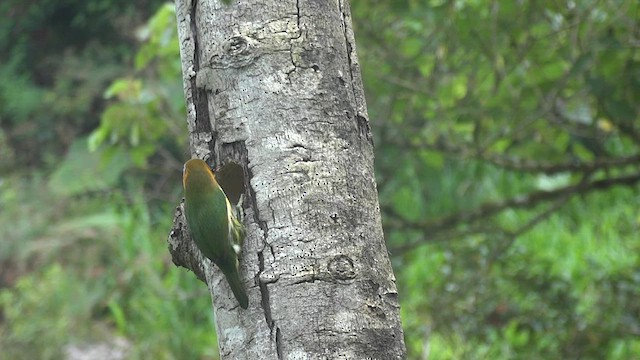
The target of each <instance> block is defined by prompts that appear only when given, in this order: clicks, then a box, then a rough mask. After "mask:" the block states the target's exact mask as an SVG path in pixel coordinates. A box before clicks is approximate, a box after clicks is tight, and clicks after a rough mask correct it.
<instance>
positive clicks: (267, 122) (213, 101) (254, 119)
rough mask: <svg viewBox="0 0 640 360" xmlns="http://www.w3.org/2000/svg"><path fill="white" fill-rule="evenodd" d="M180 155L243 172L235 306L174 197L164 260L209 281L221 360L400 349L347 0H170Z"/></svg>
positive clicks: (388, 353)
mask: <svg viewBox="0 0 640 360" xmlns="http://www.w3.org/2000/svg"><path fill="white" fill-rule="evenodd" d="M176 10H177V17H178V29H179V36H180V48H181V57H182V69H183V78H184V87H185V96H186V102H187V112H188V114H187V121H188V124H189V132H190V141H191V153H192V155H193V157H199V158H203V159H206V160H207V161H208V162H209V164H210V165H216V166H219V165H220V164H223V163H225V162H226V161H229V160H233V161H235V162H237V163H239V164H241V165H242V166H243V167H244V169H245V182H246V189H247V191H246V193H245V196H244V202H243V208H244V212H245V218H244V222H245V224H246V225H247V239H246V240H245V242H244V246H243V251H242V259H241V276H242V278H243V280H244V283H245V286H246V288H247V292H248V294H249V309H248V310H246V311H245V310H242V309H241V308H240V307H239V306H238V304H237V302H236V300H235V298H234V297H233V295H232V294H231V291H230V290H229V287H228V285H227V283H226V282H225V281H224V277H223V276H222V274H221V273H220V271H219V270H218V269H217V268H215V267H214V266H211V263H210V262H209V261H206V262H204V263H203V262H202V258H201V256H200V254H199V252H198V251H197V250H196V248H195V245H194V244H193V243H192V241H191V240H190V238H189V236H188V231H186V225H185V224H186V223H185V221H184V218H183V215H182V206H179V207H178V209H177V210H176V218H175V221H174V228H173V230H172V232H171V235H170V237H169V242H170V251H171V253H172V256H173V259H174V262H175V263H176V264H177V265H180V266H184V267H187V268H189V269H190V270H192V271H194V272H195V273H196V275H197V276H198V277H200V278H201V279H203V280H206V282H207V284H208V286H209V288H210V289H211V293H212V299H213V304H214V310H215V313H216V326H217V334H218V343H219V348H220V355H221V357H222V359H400V358H404V357H405V347H404V340H403V333H402V328H401V323H400V315H399V305H398V296H397V290H396V285H395V278H394V276H393V272H392V269H391V264H390V262H389V258H388V256H387V250H386V248H385V244H384V237H383V233H382V225H381V221H380V209H379V205H378V197H377V190H376V184H375V178H374V170H373V144H372V139H371V132H370V129H369V122H368V115H367V112H366V104H365V99H364V93H363V88H362V81H361V78H360V69H359V65H358V60H357V57H356V52H355V40H354V37H353V30H352V27H351V14H350V10H349V5H348V2H347V1H346V0H333V1H320V0H316V1H302V0H298V1H290V0H265V1H263V2H254V1H251V2H250V1H237V0H234V1H233V3H232V4H230V5H226V6H225V5H223V4H222V3H221V2H219V1H211V0H209V1H198V0H192V1H188V0H176Z"/></svg>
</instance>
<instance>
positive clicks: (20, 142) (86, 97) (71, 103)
mask: <svg viewBox="0 0 640 360" xmlns="http://www.w3.org/2000/svg"><path fill="white" fill-rule="evenodd" d="M159 3H160V1H158V0H145V1H138V2H130V1H123V0H100V1H81V0H63V1H59V0H27V1H22V0H4V1H2V2H1V3H0V13H2V14H7V15H8V16H4V17H3V21H2V23H1V24H0V77H1V78H2V79H3V81H2V82H0V127H2V128H3V130H4V131H5V132H6V133H7V136H8V139H9V140H10V142H9V143H10V146H11V147H12V149H14V150H15V152H14V153H15V155H16V156H17V158H16V159H13V161H12V162H14V163H19V164H21V166H25V165H29V166H36V165H42V164H44V163H47V162H54V161H56V156H54V155H60V154H61V153H63V151H64V150H65V149H66V146H68V145H70V144H71V142H73V140H74V138H75V137H76V136H77V135H80V134H85V133H86V131H87V130H89V129H92V128H94V127H95V126H96V124H97V122H98V114H99V113H100V111H101V109H102V92H103V90H104V87H105V86H106V85H107V84H108V83H109V81H110V80H111V79H113V78H114V77H116V76H118V75H121V74H122V72H123V70H125V69H126V67H123V64H126V63H127V61H128V60H129V58H130V57H131V56H132V47H133V42H132V41H131V40H132V39H131V38H132V36H131V34H132V33H133V30H134V28H135V26H137V24H139V22H140V21H141V18H142V19H144V18H146V17H147V16H148V14H149V13H150V12H152V11H153V10H154V9H155V8H156V7H157V4H159Z"/></svg>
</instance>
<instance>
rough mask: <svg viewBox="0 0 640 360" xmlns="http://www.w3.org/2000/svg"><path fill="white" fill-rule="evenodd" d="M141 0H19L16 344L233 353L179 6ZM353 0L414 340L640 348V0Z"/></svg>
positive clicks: (40, 351) (433, 346)
mask: <svg viewBox="0 0 640 360" xmlns="http://www.w3.org/2000/svg"><path fill="white" fill-rule="evenodd" d="M36 3H37V4H36ZM132 4H133V3H131V2H126V1H120V0H103V1H98V2H95V1H94V2H83V1H73V0H66V1H49V0H40V1H37V2H36V1H27V2H24V1H17V0H9V1H3V2H2V4H0V11H1V12H2V13H5V14H11V15H12V16H10V17H9V18H8V19H7V21H6V22H4V23H3V25H1V26H0V50H1V51H0V77H2V79H3V81H2V82H0V228H2V229H3V236H4V240H3V241H0V348H1V349H2V350H3V351H2V352H1V353H0V359H5V358H6V359H33V358H38V359H59V358H61V357H63V355H64V352H65V351H67V349H68V348H69V346H72V345H74V344H78V345H83V344H98V343H105V342H106V343H112V342H113V341H114V339H124V342H125V343H126V346H125V347H126V348H127V354H128V357H129V358H134V359H136V358H154V359H156V358H158V359H175V358H184V359H194V358H199V359H215V358H217V353H216V352H217V346H216V343H215V337H214V336H213V335H212V334H213V333H214V327H213V326H212V325H213V319H212V317H213V314H212V313H211V307H210V299H209V296H208V292H207V289H206V287H205V286H203V285H202V284H201V283H200V282H199V281H198V280H196V279H195V276H193V274H189V273H187V272H185V271H184V270H182V269H178V268H176V267H174V266H173V264H172V263H171V260H170V257H169V254H168V251H167V250H166V242H165V239H166V236H167V232H168V229H169V228H170V224H171V220H172V216H173V208H174V206H175V205H176V204H177V202H178V201H179V199H180V197H181V196H182V191H181V183H180V170H181V167H182V163H183V162H184V160H186V159H187V158H188V157H189V154H188V150H187V144H186V141H187V130H186V125H185V121H184V118H185V115H184V113H185V110H184V105H183V104H184V101H183V99H182V96H183V94H182V84H181V75H180V63H179V50H178V44H177V39H176V30H175V14H174V13H173V8H172V6H171V5H170V4H161V3H160V2H158V1H144V2H136V3H135V5H132ZM352 10H353V20H354V22H355V25H356V37H357V40H358V46H359V47H358V54H359V56H360V61H361V65H362V70H363V75H364V82H365V86H366V92H367V97H368V105H369V111H370V116H371V124H372V130H373V132H374V138H375V144H376V152H377V159H376V161H377V163H376V166H377V176H378V182H379V193H380V201H381V207H382V210H383V221H384V226H385V232H386V236H387V243H388V247H389V250H390V252H391V255H392V261H393V265H394V269H395V273H396V276H397V279H398V286H399V292H400V298H401V305H402V311H403V320H404V326H405V336H406V342H407V347H408V350H409V356H410V358H411V359H421V358H425V357H426V356H427V355H428V356H429V357H430V358H432V359H458V358H472V359H475V358H477V359H496V358H505V359H511V358H545V359H554V358H558V359H559V358H563V359H564V358H581V359H601V358H607V359H629V358H634V357H637V356H638V355H639V354H640V303H638V301H637V299H638V298H640V271H639V270H638V269H640V255H639V254H640V237H638V236H637V234H638V231H639V230H640V215H639V213H638V210H637V209H638V205H639V204H640V193H639V190H640V189H639V187H638V182H640V108H639V107H638V103H637V99H640V56H639V54H640V53H639V52H638V36H639V34H640V21H639V20H638V19H640V5H639V4H637V1H630V0H628V1H627V0H625V1H616V2H614V1H601V2H592V1H585V2H567V3H558V2H552V1H542V2H513V3H508V2H487V1H414V0H405V1H390V2H382V1H375V2H368V1H367V2H364V1H353V3H352ZM69 14H73V15H71V16H70V15H69ZM96 14H100V16H96ZM96 19H97V20H96ZM94 20H95V21H94ZM70 33H71V34H74V35H73V36H69V35H68V34H70Z"/></svg>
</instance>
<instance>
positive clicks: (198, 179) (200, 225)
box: [182, 159, 249, 309]
mask: <svg viewBox="0 0 640 360" xmlns="http://www.w3.org/2000/svg"><path fill="white" fill-rule="evenodd" d="M182 182H183V185H184V191H185V203H184V208H185V215H186V218H187V224H188V225H189V229H190V230H191V237H192V238H193V241H195V243H196V245H197V246H198V249H200V252H202V254H203V255H204V256H206V257H207V258H209V259H210V260H211V261H213V262H214V263H215V264H216V265H217V266H218V267H219V268H220V270H222V273H223V274H224V276H225V277H226V279H227V282H229V286H230V287H231V291H233V294H234V295H235V297H236V299H237V300H238V302H239V303H240V306H241V307H242V308H243V309H246V308H247V307H248V306H249V298H248V297H247V293H246V291H245V289H244V286H243V285H242V281H241V280H240V275H239V273H238V256H237V252H239V251H240V246H241V244H242V241H243V240H244V236H245V230H244V226H243V225H242V223H241V222H240V221H238V219H237V218H236V216H235V213H234V210H233V208H232V207H231V204H230V203H229V199H227V196H226V195H225V193H224V191H223V190H222V188H221V187H220V185H219V184H218V182H217V181H216V177H215V175H214V174H213V171H211V169H210V168H209V166H208V165H207V163H205V162H204V161H202V160H200V159H191V160H189V161H187V162H186V163H185V164H184V173H183V178H182Z"/></svg>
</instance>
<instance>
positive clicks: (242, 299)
mask: <svg viewBox="0 0 640 360" xmlns="http://www.w3.org/2000/svg"><path fill="white" fill-rule="evenodd" d="M225 275H226V276H225V277H226V278H227V282H228V283H229V287H231V291H233V295H235V297H236V300H238V303H240V307H241V308H243V309H246V308H248V307H249V297H248V296H247V292H246V291H245V289H244V285H243V284H242V280H240V275H239V274H238V271H237V270H236V269H234V271H232V272H230V273H229V274H225Z"/></svg>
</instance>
